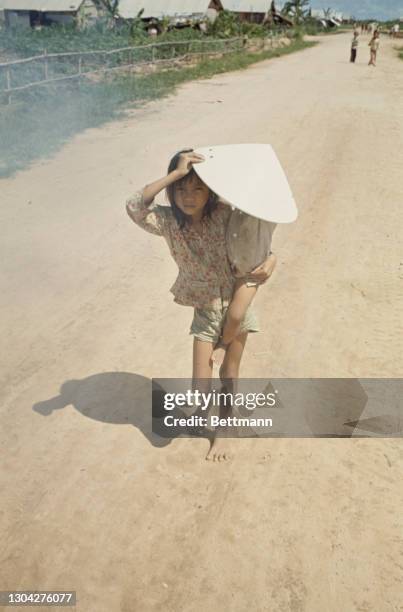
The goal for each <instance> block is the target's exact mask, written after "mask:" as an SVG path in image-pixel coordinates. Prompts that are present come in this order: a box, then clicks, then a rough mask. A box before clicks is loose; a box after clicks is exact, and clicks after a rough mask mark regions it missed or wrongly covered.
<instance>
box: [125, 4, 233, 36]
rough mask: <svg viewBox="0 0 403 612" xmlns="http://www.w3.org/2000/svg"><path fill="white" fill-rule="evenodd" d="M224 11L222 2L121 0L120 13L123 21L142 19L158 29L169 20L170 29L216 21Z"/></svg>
mask: <svg viewBox="0 0 403 612" xmlns="http://www.w3.org/2000/svg"><path fill="white" fill-rule="evenodd" d="M222 10H223V5H222V1H221V0H120V2H119V9H118V13H119V15H120V16H121V17H122V18H123V19H135V18H136V17H137V16H138V15H139V14H140V12H141V11H143V12H142V13H141V19H142V20H143V21H145V22H146V23H149V24H150V27H156V28H157V29H158V27H159V24H161V23H162V22H163V21H165V20H168V24H169V26H170V27H186V26H195V25H201V24H203V23H206V22H207V21H214V19H215V18H216V17H217V15H218V13H219V11H222Z"/></svg>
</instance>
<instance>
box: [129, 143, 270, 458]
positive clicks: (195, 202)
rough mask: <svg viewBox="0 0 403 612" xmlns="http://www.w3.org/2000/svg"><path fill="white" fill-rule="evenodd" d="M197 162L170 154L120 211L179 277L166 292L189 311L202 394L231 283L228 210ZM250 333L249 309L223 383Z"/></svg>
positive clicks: (262, 276)
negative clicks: (156, 239) (166, 256)
mask: <svg viewBox="0 0 403 612" xmlns="http://www.w3.org/2000/svg"><path fill="white" fill-rule="evenodd" d="M203 160H204V158H203V156H202V155H198V154H195V153H193V151H192V150H186V151H181V152H180V153H178V154H176V155H175V156H174V157H173V158H172V160H171V162H170V164H169V167H168V174H167V176H164V177H163V178H161V179H159V180H157V181H154V182H153V183H151V184H149V185H146V187H144V189H143V190H142V191H141V192H138V193H136V194H135V195H134V196H133V197H132V198H130V199H129V200H128V201H127V204H126V209H127V212H128V214H129V216H130V217H131V219H132V220H133V221H134V222H135V223H137V225H139V226H140V227H142V228H143V229H145V230H146V231H148V232H151V233H152V234H156V235H158V236H163V237H164V238H165V240H166V241H167V243H168V246H169V249H170V252H171V255H172V257H173V258H174V260H175V261H176V263H177V265H178V268H179V274H178V277H177V279H176V281H175V283H174V285H173V287H172V288H171V291H172V293H173V294H174V299H175V302H177V303H178V304H182V305H185V306H192V307H193V308H194V318H193V322H192V325H191V330H190V333H191V334H192V335H193V336H194V343H193V384H194V387H195V388H198V389H200V390H203V391H204V390H208V389H203V388H202V387H203V385H206V384H208V381H209V380H210V379H211V376H212V368H213V362H212V353H213V349H214V347H215V345H216V344H217V341H218V339H219V338H220V336H221V333H222V329H223V324H224V319H225V316H226V313H227V309H228V306H229V304H230V301H231V298H232V295H233V290H234V282H235V281H234V276H233V274H232V270H231V266H230V263H229V260H228V257H227V251H226V229H227V224H228V221H229V217H230V215H231V208H230V207H229V206H226V205H225V204H223V203H221V202H219V201H218V197H217V195H216V194H215V193H213V192H212V191H211V190H210V189H209V188H208V187H207V186H206V185H205V184H204V183H203V182H202V181H201V179H199V177H198V176H197V174H196V173H195V171H194V169H193V167H192V165H193V164H197V163H200V162H202V161H203ZM163 189H166V192H167V196H168V200H169V203H170V207H168V206H158V205H155V204H154V198H155V196H156V195H157V194H158V193H160V191H162V190H163ZM265 264H267V262H265ZM268 268H269V269H270V268H271V262H268ZM268 276H269V275H268V273H267V271H266V267H265V265H262V266H260V267H259V269H258V270H257V271H255V272H254V273H252V274H251V276H250V278H251V279H252V280H253V282H263V281H264V280H266V279H267V278H268ZM256 331H258V327H257V323H256V320H255V316H254V314H253V312H252V311H251V309H250V308H249V309H246V311H245V316H244V318H243V320H242V321H241V323H240V325H239V329H238V330H237V334H236V336H235V337H234V338H233V339H232V341H231V343H230V344H229V346H227V347H226V352H225V358H224V361H223V364H222V367H221V372H220V374H221V377H222V378H223V379H225V380H234V379H237V378H238V375H239V366H240V362H241V357H242V353H243V350H244V346H245V342H246V339H247V335H248V333H249V332H256ZM225 443H226V440H225V439H223V438H218V437H215V439H214V441H213V444H212V445H211V448H210V451H209V453H208V455H207V457H206V459H213V460H218V461H221V460H223V459H227V458H229V455H228V451H227V450H226V444H225Z"/></svg>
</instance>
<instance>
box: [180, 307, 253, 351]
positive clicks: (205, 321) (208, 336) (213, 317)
mask: <svg viewBox="0 0 403 612" xmlns="http://www.w3.org/2000/svg"><path fill="white" fill-rule="evenodd" d="M227 310H228V302H223V304H222V306H221V307H217V308H195V309H194V316H193V321H192V324H191V326H190V332H189V333H190V334H191V335H192V336H194V337H195V338H198V340H202V341H203V342H212V343H213V344H215V343H216V342H217V341H218V339H219V338H220V336H221V334H222V330H223V326H224V319H225V315H226V314H227ZM258 331H259V323H258V321H257V317H256V314H255V311H254V310H253V308H252V307H251V306H249V308H248V310H247V311H246V314H245V317H244V320H243V321H242V323H241V329H240V332H241V333H243V332H251V333H254V332H258Z"/></svg>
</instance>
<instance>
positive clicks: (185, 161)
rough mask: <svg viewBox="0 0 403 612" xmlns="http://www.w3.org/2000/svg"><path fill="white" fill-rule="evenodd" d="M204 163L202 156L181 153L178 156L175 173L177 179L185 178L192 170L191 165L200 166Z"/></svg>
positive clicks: (190, 152) (192, 153) (191, 152)
mask: <svg viewBox="0 0 403 612" xmlns="http://www.w3.org/2000/svg"><path fill="white" fill-rule="evenodd" d="M203 161H204V157H203V155H199V154H198V153H194V152H193V151H189V153H181V154H180V156H179V163H178V165H177V167H176V170H175V173H176V174H177V175H178V179H179V178H183V177H184V176H186V175H187V174H188V173H189V172H190V171H191V169H192V166H193V164H200V162H203Z"/></svg>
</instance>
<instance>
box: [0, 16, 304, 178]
mask: <svg viewBox="0 0 403 612" xmlns="http://www.w3.org/2000/svg"><path fill="white" fill-rule="evenodd" d="M274 32H276V33H279V30H278V29H277V28H274V29H271V28H268V27H267V26H262V25H254V24H247V23H246V24H245V23H241V22H239V20H238V19H237V18H236V17H234V16H233V15H232V14H228V13H226V12H224V13H222V14H220V16H219V18H218V19H217V20H216V22H215V23H214V24H213V25H211V26H210V27H209V29H208V31H207V33H202V32H200V31H198V30H195V29H193V28H185V29H183V30H174V31H165V32H164V33H162V34H161V35H160V36H158V38H157V39H156V42H175V41H177V42H178V43H180V42H182V41H185V40H188V41H189V42H190V43H192V41H197V40H200V39H203V40H204V41H209V40H211V41H213V40H216V39H223V41H225V40H226V39H230V38H234V37H239V36H241V37H242V38H243V39H244V40H252V39H259V38H267V37H268V36H270V34H271V33H274ZM280 33H281V31H280ZM288 36H289V37H291V41H290V45H289V46H285V47H282V48H277V49H276V48H274V49H269V50H264V51H259V52H251V51H248V50H247V48H246V47H245V48H244V49H242V48H241V49H238V50H237V51H234V52H231V53H228V54H225V55H218V56H217V57H210V58H208V59H207V58H202V59H199V61H197V63H196V64H194V63H192V64H191V65H184V66H182V67H179V68H178V67H175V68H169V69H167V68H166V67H165V68H161V69H159V70H157V71H155V72H154V71H152V72H150V73H146V74H138V73H136V74H134V73H133V72H127V71H126V72H124V73H122V72H120V74H118V73H116V72H114V73H108V74H106V75H103V76H102V77H101V76H100V77H99V78H96V79H91V80H90V79H88V78H79V79H72V80H70V81H62V82H60V83H57V84H48V85H46V86H41V87H35V88H32V89H29V90H25V91H22V92H17V93H13V94H12V103H10V104H7V103H6V102H7V100H6V99H4V100H3V104H2V105H0V135H1V137H0V177H6V176H10V175H11V174H12V173H14V172H15V171H17V170H19V169H23V168H24V167H26V166H27V165H28V164H29V163H31V162H32V161H34V160H36V159H40V158H44V157H47V156H49V155H51V154H53V153H54V152H56V151H57V150H58V149H59V148H60V146H61V145H62V144H63V143H64V142H66V141H67V140H68V139H70V138H71V137H72V136H74V135H75V134H77V133H79V132H80V131H82V130H84V129H86V128H89V127H96V126H99V125H101V124H103V123H105V122H107V121H110V120H112V119H115V118H117V117H119V116H121V115H122V114H123V113H124V112H125V111H126V110H128V109H130V108H136V107H139V106H141V105H142V104H144V102H146V101H148V100H152V99H156V98H160V97H162V96H166V95H168V94H170V93H172V92H173V91H174V90H175V88H176V87H177V86H178V85H180V84H181V83H183V82H185V81H189V80H193V79H202V78H210V77H212V76H213V75H214V74H218V73H222V72H227V71H231V70H239V69H243V68H246V67H247V66H249V65H250V64H252V63H255V62H258V61H261V60H264V59H268V58H273V57H279V56H281V55H284V54H287V53H292V52H295V51H299V50H301V49H304V48H306V47H308V46H311V45H312V44H313V43H306V42H304V41H303V40H302V37H301V36H300V33H299V32H297V31H289V32H288ZM152 42H153V40H150V37H149V36H148V35H147V33H146V31H145V29H144V27H143V25H142V24H141V22H139V21H138V22H136V21H135V22H134V23H132V24H131V26H130V27H129V26H123V27H122V28H119V29H114V30H109V29H108V28H107V26H106V24H98V26H97V27H93V28H91V29H89V30H88V31H87V30H85V31H77V30H74V29H73V28H60V27H50V28H43V29H42V30H40V31H35V30H33V31H28V32H16V31H15V32H9V31H3V32H1V35H0V55H1V57H2V59H4V56H5V55H6V56H7V57H14V58H16V57H18V58H22V57H29V56H32V55H37V54H42V53H43V52H44V50H46V52H47V53H48V54H50V53H61V52H69V51H80V50H82V51H84V50H85V51H87V50H90V49H93V50H99V49H113V48H117V47H125V46H131V45H133V46H137V45H141V44H143V45H144V44H150V43H152ZM212 44H213V43H212ZM164 49H165V48H164V47H162V48H161V49H160V50H158V53H162V54H164ZM171 49H172V48H171ZM204 50H205V49H204ZM146 52H149V49H147V50H146V51H144V53H146ZM67 59H68V58H67ZM136 59H140V60H141V59H143V60H144V58H136ZM69 61H70V62H71V61H72V60H71V59H68V61H67V62H64V63H63V65H62V66H61V67H60V68H59V69H61V71H62V74H64V73H65V74H69V70H72V69H74V70H76V69H77V66H76V65H75V66H73V64H71V65H69V63H68V62H69ZM74 61H75V60H74ZM122 63H124V61H123V60H122ZM35 70H36V71H40V70H43V64H40V65H35V62H34V63H32V64H29V67H27V71H28V72H27V73H26V74H24V73H23V71H22V72H21V74H22V76H20V79H21V84H24V83H23V80H24V79H27V80H28V81H29V80H30V77H32V76H33V74H34V73H35ZM38 76H39V77H40V74H39V73H38ZM13 78H15V77H13ZM35 78H36V77H34V79H35ZM17 84H19V83H18V81H17ZM2 87H4V81H3V82H1V75H0V89H1V88H2Z"/></svg>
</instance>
